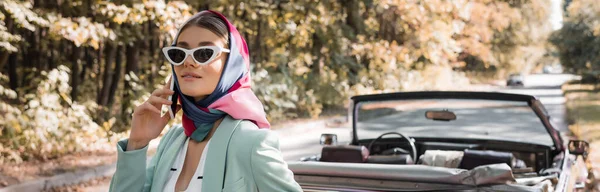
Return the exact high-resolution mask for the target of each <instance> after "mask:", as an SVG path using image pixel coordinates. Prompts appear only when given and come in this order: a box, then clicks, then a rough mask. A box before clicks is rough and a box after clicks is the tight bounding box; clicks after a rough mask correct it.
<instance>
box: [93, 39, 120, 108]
mask: <svg viewBox="0 0 600 192" xmlns="http://www.w3.org/2000/svg"><path fill="white" fill-rule="evenodd" d="M105 53H106V59H104V62H105V63H104V72H103V81H102V89H101V90H100V92H99V93H98V98H97V101H98V105H100V106H104V107H107V106H108V95H109V91H110V88H111V85H112V81H113V71H112V65H113V62H114V58H115V55H116V53H117V49H116V47H115V45H113V44H112V43H109V44H107V45H106V48H105Z"/></svg>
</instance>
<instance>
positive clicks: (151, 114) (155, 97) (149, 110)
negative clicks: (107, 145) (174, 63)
mask: <svg viewBox="0 0 600 192" xmlns="http://www.w3.org/2000/svg"><path fill="white" fill-rule="evenodd" d="M171 81H172V79H169V82H167V84H166V85H165V86H164V87H163V88H159V89H156V90H154V91H153V92H152V95H151V96H150V98H148V100H146V102H144V103H143V104H141V105H139V106H137V107H136V108H135V110H134V111H133V116H132V121H131V133H129V141H128V143H127V151H130V150H136V149H141V148H143V147H145V146H146V145H148V143H150V141H151V140H152V139H154V138H156V137H158V135H160V133H161V132H162V130H163V129H164V128H165V126H166V125H167V123H168V122H169V120H170V119H171V116H170V115H169V114H168V113H167V114H165V115H163V116H162V117H161V111H160V109H161V108H162V105H171V103H172V101H169V100H168V99H167V98H168V96H169V95H173V93H174V92H173V91H172V90H171V89H169V85H171ZM178 110H179V106H178V107H177V111H178ZM177 111H173V113H177Z"/></svg>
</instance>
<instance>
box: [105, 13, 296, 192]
mask: <svg viewBox="0 0 600 192" xmlns="http://www.w3.org/2000/svg"><path fill="white" fill-rule="evenodd" d="M163 52H164V54H165V56H166V58H167V60H169V62H170V63H171V64H172V67H173V76H172V78H171V80H172V81H174V89H173V91H172V90H170V89H169V87H167V86H165V87H164V88H162V89H157V90H155V91H154V92H153V93H152V96H151V97H150V98H149V99H148V100H147V101H146V102H145V103H144V104H142V105H140V106H138V107H137V108H136V109H135V111H134V113H133V119H132V123H131V125H132V128H131V133H130V135H129V139H125V140H122V141H119V142H118V145H117V150H118V160H117V171H116V173H115V174H114V176H113V178H112V181H111V184H110V190H111V191H200V190H201V191H205V192H213V191H301V188H300V186H299V185H298V184H297V183H296V182H295V181H294V177H293V173H292V172H291V171H290V170H289V169H288V167H287V164H286V163H285V162H284V161H283V158H282V156H281V153H280V151H279V141H278V138H277V136H275V135H274V134H273V133H272V132H270V131H269V130H268V128H269V127H270V125H269V122H268V121H267V119H266V117H265V112H264V109H263V107H262V104H261V103H260V101H259V100H258V99H257V98H256V96H255V95H254V94H253V92H252V90H251V89H250V83H251V82H250V74H249V69H250V67H249V66H250V62H249V57H248V48H247V45H246V42H245V41H244V39H243V38H242V37H241V36H240V34H239V33H238V31H237V30H236V29H235V27H234V26H233V25H232V24H231V23H230V22H229V21H228V20H227V19H226V18H225V17H224V16H223V15H221V14H220V13H217V12H214V11H203V12H200V13H198V14H196V15H194V16H192V17H191V18H190V19H189V20H188V21H187V22H186V23H185V24H184V25H183V26H182V27H181V29H180V30H179V32H178V33H177V36H176V37H175V41H174V43H173V45H172V46H171V47H165V48H163ZM168 96H173V101H170V100H168V99H167V97H168ZM178 100H179V101H180V102H179V103H180V104H181V106H179V105H176V104H177V101H178ZM174 103H175V104H174ZM162 105H171V106H178V107H176V109H177V110H175V111H173V112H174V113H176V112H177V111H178V109H183V119H182V125H179V126H174V127H172V128H171V129H170V130H169V131H168V132H167V133H166V134H165V136H163V138H162V139H161V141H160V144H159V146H158V149H157V152H156V155H154V157H153V158H152V160H151V161H150V164H149V165H148V166H146V151H147V149H148V147H147V146H148V143H149V142H150V140H152V139H154V138H156V137H158V136H159V134H160V133H161V131H162V129H163V128H164V127H165V125H166V124H167V122H168V121H169V120H170V118H171V117H170V115H169V114H165V115H164V116H162V117H161V112H160V110H159V109H160V108H161V106H162ZM263 128H264V129H263Z"/></svg>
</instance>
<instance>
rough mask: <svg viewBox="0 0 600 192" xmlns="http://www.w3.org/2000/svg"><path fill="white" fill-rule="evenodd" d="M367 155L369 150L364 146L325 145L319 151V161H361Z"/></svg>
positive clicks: (365, 159)
mask: <svg viewBox="0 0 600 192" xmlns="http://www.w3.org/2000/svg"><path fill="white" fill-rule="evenodd" d="M367 157H369V150H368V149H367V148H366V147H365V146H356V145H326V146H324V147H323V150H322V151H321V159H320V161H324V162H346V163H363V162H366V161H367Z"/></svg>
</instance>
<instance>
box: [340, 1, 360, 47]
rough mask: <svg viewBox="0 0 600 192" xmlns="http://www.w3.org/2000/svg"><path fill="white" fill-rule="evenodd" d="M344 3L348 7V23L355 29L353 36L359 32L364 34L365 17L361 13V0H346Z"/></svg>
mask: <svg viewBox="0 0 600 192" xmlns="http://www.w3.org/2000/svg"><path fill="white" fill-rule="evenodd" d="M343 4H344V7H345V8H346V24H348V25H349V26H350V27H351V28H352V29H353V30H354V35H353V36H354V37H356V35H358V34H364V32H365V23H364V19H363V18H362V16H361V15H360V1H359V0H345V1H344V3H343ZM354 37H353V38H354Z"/></svg>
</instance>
